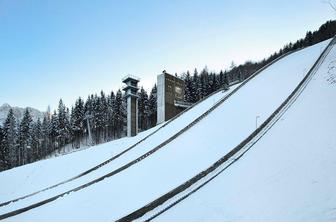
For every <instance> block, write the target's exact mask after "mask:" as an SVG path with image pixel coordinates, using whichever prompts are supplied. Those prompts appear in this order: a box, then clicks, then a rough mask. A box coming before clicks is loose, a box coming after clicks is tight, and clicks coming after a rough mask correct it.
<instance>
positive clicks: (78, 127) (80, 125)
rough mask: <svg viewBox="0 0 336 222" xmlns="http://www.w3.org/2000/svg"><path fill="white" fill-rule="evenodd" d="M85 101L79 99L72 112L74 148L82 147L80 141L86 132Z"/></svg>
mask: <svg viewBox="0 0 336 222" xmlns="http://www.w3.org/2000/svg"><path fill="white" fill-rule="evenodd" d="M84 124H85V123H84V101H83V100H82V99H81V98H80V97H79V98H78V99H77V100H76V103H75V107H74V108H73V111H72V112H71V129H72V131H73V134H74V141H73V146H74V147H76V148H79V147H80V139H81V137H82V135H83V131H84Z"/></svg>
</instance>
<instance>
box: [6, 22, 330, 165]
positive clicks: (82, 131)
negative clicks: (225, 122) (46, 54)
mask: <svg viewBox="0 0 336 222" xmlns="http://www.w3.org/2000/svg"><path fill="white" fill-rule="evenodd" d="M335 34H336V22H335V21H328V22H326V23H325V24H323V25H322V26H321V27H320V28H319V29H318V30H317V31H314V32H311V31H309V32H307V33H306V36H305V37H304V38H302V39H299V40H298V41H296V42H295V43H288V44H286V45H285V46H284V47H283V48H282V49H280V50H279V51H278V52H275V53H274V54H272V55H271V56H269V57H268V58H266V59H263V60H262V61H259V62H252V61H247V62H246V63H244V64H242V65H239V66H236V65H235V64H234V63H233V62H232V64H231V66H230V68H229V69H228V70H224V71H220V72H218V73H215V72H209V71H208V69H207V68H204V69H203V70H201V72H198V70H197V69H195V70H193V72H192V73H191V72H190V71H186V72H185V73H182V74H180V75H179V77H181V78H182V79H183V80H184V81H185V100H186V101H187V102H191V103H195V102H197V101H199V100H200V99H203V98H204V97H206V96H208V95H209V94H211V93H212V92H214V91H216V90H218V89H220V88H227V87H228V86H230V85H231V84H234V83H237V82H240V81H243V80H244V79H246V78H248V77H249V76H250V75H251V74H253V73H254V72H255V71H256V70H258V69H260V68H261V67H263V66H264V65H266V64H268V63H269V62H271V61H273V60H275V59H277V58H278V57H280V56H281V55H283V54H285V53H288V52H291V51H294V50H297V49H301V48H304V47H307V46H311V45H313V44H316V43H319V42H321V41H324V40H327V39H329V38H332V37H334V36H335ZM175 75H177V74H175ZM156 92H157V89H156V85H154V86H153V87H152V89H151V91H150V93H147V91H146V90H145V89H144V88H141V89H140V90H139V93H138V95H139V100H138V117H139V118H138V126H139V130H140V131H143V130H146V129H149V128H151V127H153V126H155V125H156V110H157V107H156V106H157V105H156V101H157V95H156ZM126 116H127V115H126V101H125V99H124V96H123V93H122V92H121V90H118V91H117V92H116V93H114V92H113V91H112V92H111V93H110V94H108V95H106V94H105V93H104V92H103V91H101V93H100V95H97V94H95V95H93V94H91V95H89V96H88V98H87V99H86V101H84V100H83V99H82V98H78V99H77V100H76V101H75V104H74V105H73V106H72V107H71V108H70V109H69V108H68V107H66V106H65V105H64V103H63V101H62V99H61V100H60V101H59V105H58V109H57V110H55V111H54V112H53V113H50V112H48V113H47V114H46V115H45V117H44V118H43V120H40V119H38V120H37V121H36V122H33V120H32V117H31V115H30V113H29V111H28V110H25V113H24V116H23V118H22V119H21V120H19V119H16V118H15V117H14V113H13V110H10V111H9V113H8V115H7V118H6V120H5V122H4V124H3V126H1V125H0V171H1V170H6V169H10V168H13V167H16V166H20V165H23V164H27V163H31V162H34V161H37V160H39V159H42V158H45V157H46V156H47V155H49V154H52V153H54V152H56V151H57V150H59V149H60V148H62V147H64V146H65V145H69V144H70V145H71V146H72V147H73V148H74V149H75V148H80V146H81V145H82V144H88V141H87V140H88V138H89V137H88V136H89V131H88V124H89V125H90V129H91V135H92V136H91V137H92V141H90V142H91V143H92V144H90V145H94V144H100V143H104V142H108V141H111V140H113V139H117V138H121V137H123V136H125V135H126Z"/></svg>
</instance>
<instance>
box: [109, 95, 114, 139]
mask: <svg viewBox="0 0 336 222" xmlns="http://www.w3.org/2000/svg"><path fill="white" fill-rule="evenodd" d="M115 102H116V97H115V95H114V93H113V91H112V92H111V94H110V96H109V97H108V99H107V104H108V117H107V125H108V137H109V138H114V137H115V121H114V115H115V113H114V108H115Z"/></svg>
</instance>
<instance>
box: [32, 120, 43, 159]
mask: <svg viewBox="0 0 336 222" xmlns="http://www.w3.org/2000/svg"><path fill="white" fill-rule="evenodd" d="M42 139H43V132H42V123H41V120H40V119H37V121H36V123H33V124H32V133H31V148H32V161H36V160H39V159H40V158H41V157H43V156H42V155H43V153H44V152H43V149H44V147H42Z"/></svg>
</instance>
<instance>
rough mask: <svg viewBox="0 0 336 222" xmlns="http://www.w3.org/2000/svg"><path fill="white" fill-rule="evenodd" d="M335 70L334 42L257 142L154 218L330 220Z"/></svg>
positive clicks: (335, 148)
mask: <svg viewBox="0 0 336 222" xmlns="http://www.w3.org/2000/svg"><path fill="white" fill-rule="evenodd" d="M335 74H336V47H335V46H334V47H333V48H332V50H331V51H330V53H329V55H328V56H327V57H326V59H325V61H324V62H323V63H322V65H321V67H320V68H319V69H318V71H317V73H316V74H315V75H314V77H313V79H312V80H311V81H310V83H309V84H308V85H307V87H306V89H305V90H304V91H303V92H302V94H301V95H300V96H299V97H298V99H297V100H296V101H295V103H294V104H293V105H292V106H291V107H290V108H289V109H288V110H287V112H285V113H284V115H283V116H282V117H281V119H280V121H279V122H278V123H277V124H275V125H274V126H273V127H272V128H271V129H270V130H269V131H268V132H267V133H266V134H265V135H264V136H263V137H262V138H261V140H259V141H258V142H257V143H256V144H255V145H254V146H253V147H252V148H251V149H250V150H249V151H248V152H247V153H246V154H245V155H244V156H243V157H242V158H241V159H240V160H239V161H237V162H235V163H234V164H233V165H231V166H230V167H229V168H228V169H227V170H225V171H223V172H222V173H221V174H220V175H219V176H217V177H216V178H215V179H213V180H212V181H210V182H209V183H208V184H207V185H205V186H204V187H202V188H201V189H199V190H198V191H196V192H195V193H194V194H192V195H191V196H189V197H188V198H186V199H185V200H183V201H182V202H180V203H179V204H177V205H175V206H174V207H172V208H171V209H170V210H168V211H166V212H164V213H163V214H162V215H160V216H158V217H157V218H156V221H221V222H225V221H240V222H244V221H249V222H250V221H274V222H277V221H279V222H282V221H288V222H290V221H293V222H294V221H295V222H297V221H304V222H315V221H316V222H321V221H336V195H335V193H336V176H335V172H336V136H335V135H336V115H335V113H336V99H335V95H336V84H335V82H333V81H330V79H332V78H333V76H335Z"/></svg>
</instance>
